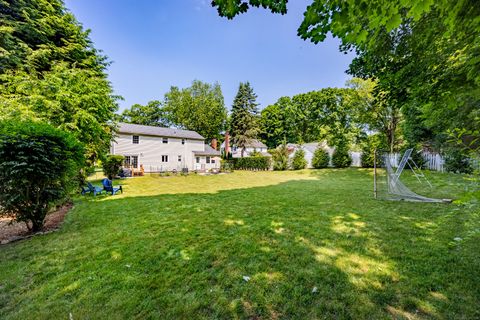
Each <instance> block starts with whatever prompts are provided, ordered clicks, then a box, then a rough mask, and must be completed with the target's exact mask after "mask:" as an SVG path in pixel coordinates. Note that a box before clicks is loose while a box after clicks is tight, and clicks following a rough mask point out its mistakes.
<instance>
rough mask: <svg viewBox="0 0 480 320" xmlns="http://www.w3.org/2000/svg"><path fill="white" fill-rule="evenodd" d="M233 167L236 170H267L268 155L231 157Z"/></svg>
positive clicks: (268, 167) (268, 166)
mask: <svg viewBox="0 0 480 320" xmlns="http://www.w3.org/2000/svg"><path fill="white" fill-rule="evenodd" d="M233 163H234V168H235V169H238V170H268V169H270V157H258V156H255V157H244V158H234V159H233Z"/></svg>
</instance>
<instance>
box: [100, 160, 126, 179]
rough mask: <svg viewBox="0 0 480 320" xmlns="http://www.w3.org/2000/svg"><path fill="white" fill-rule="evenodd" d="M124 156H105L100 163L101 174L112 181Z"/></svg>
mask: <svg viewBox="0 0 480 320" xmlns="http://www.w3.org/2000/svg"><path fill="white" fill-rule="evenodd" d="M124 159H125V157H124V156H119V155H114V154H109V155H107V156H106V158H105V160H103V162H102V167H103V173H104V174H105V175H106V176H107V177H108V179H110V180H112V179H114V178H115V177H116V176H117V175H118V173H119V172H120V169H121V168H122V165H123V160H124Z"/></svg>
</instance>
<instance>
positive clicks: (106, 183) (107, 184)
mask: <svg viewBox="0 0 480 320" xmlns="http://www.w3.org/2000/svg"><path fill="white" fill-rule="evenodd" d="M102 184H103V190H105V192H111V193H112V195H114V194H116V193H117V192H118V191H120V192H121V193H123V189H122V186H118V187H114V186H113V184H112V180H109V179H107V178H105V179H103V180H102Z"/></svg>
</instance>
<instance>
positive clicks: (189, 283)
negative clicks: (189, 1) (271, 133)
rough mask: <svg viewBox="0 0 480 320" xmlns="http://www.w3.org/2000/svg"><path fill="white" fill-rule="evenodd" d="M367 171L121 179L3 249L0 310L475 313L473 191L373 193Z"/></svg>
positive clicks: (478, 269) (8, 313) (109, 314)
mask: <svg viewBox="0 0 480 320" xmlns="http://www.w3.org/2000/svg"><path fill="white" fill-rule="evenodd" d="M371 176H372V172H371V171H369V170H355V169H346V170H322V171H314V170H305V171H301V172H235V173H233V174H228V175H216V176H188V177H164V178H160V177H156V176H152V177H142V178H134V179H127V180H123V181H121V183H122V184H123V185H124V189H125V192H124V194H123V195H118V196H113V197H112V196H108V197H98V198H96V199H93V198H92V197H84V198H79V199H77V200H76V204H75V208H74V209H73V210H72V211H71V212H70V213H69V214H68V215H67V219H66V221H65V223H64V225H63V227H62V229H61V230H60V231H58V232H55V233H52V234H48V235H44V236H37V237H34V238H32V239H29V240H26V241H21V242H17V243H13V244H9V245H6V246H2V247H0V318H1V319H52V318H56V319H68V318H69V315H70V314H71V315H72V317H73V319H145V318H146V319H149V318H150V319H151V318H159V319H201V318H205V319H207V318H225V319H235V318H240V319H242V318H251V319H277V318H278V319H281V318H288V319H292V318H293V319H332V318H333V319H385V318H387V319H388V318H392V317H393V318H399V319H402V318H405V319H417V318H418V319H474V318H477V319H478V318H480V258H479V256H478V253H479V252H480V213H479V212H480V210H479V207H480V206H479V205H478V202H474V201H471V202H469V203H467V204H464V205H459V204H428V203H407V202H388V201H378V200H374V199H372V190H371V189H372V183H371ZM432 182H433V184H434V185H438V186H440V189H439V190H436V191H434V192H433V193H434V194H435V193H437V195H439V196H442V197H444V195H447V196H448V195H450V196H454V197H458V196H460V195H461V193H462V192H463V191H464V185H465V184H464V182H463V180H462V177H461V176H455V175H447V174H436V175H434V176H432ZM456 237H459V238H461V239H460V240H458V239H457V241H456V240H454V238H456ZM243 276H248V277H250V280H249V281H245V280H243V278H242V277H243Z"/></svg>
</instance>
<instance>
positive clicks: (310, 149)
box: [287, 141, 361, 168]
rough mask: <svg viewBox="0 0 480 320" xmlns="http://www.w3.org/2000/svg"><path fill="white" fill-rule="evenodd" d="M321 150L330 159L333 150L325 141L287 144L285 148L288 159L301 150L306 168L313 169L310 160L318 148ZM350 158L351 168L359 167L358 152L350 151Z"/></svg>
mask: <svg viewBox="0 0 480 320" xmlns="http://www.w3.org/2000/svg"><path fill="white" fill-rule="evenodd" d="M319 146H320V147H321V148H323V149H324V150H325V151H327V153H328V154H329V155H330V158H332V154H333V152H334V151H335V148H331V147H329V146H328V145H327V143H326V142H325V141H322V142H309V143H305V144H302V145H299V144H293V143H289V144H287V148H288V149H289V150H290V156H289V157H290V158H292V157H293V155H294V153H295V151H296V150H298V149H299V148H301V149H302V150H303V151H305V159H306V160H307V168H313V166H312V159H313V154H314V153H315V150H317V148H318V147H319ZM349 153H350V156H351V157H352V166H353V167H360V166H361V162H360V155H361V153H360V152H355V151H350V152H349ZM331 165H332V161H331V160H330V166H331Z"/></svg>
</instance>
